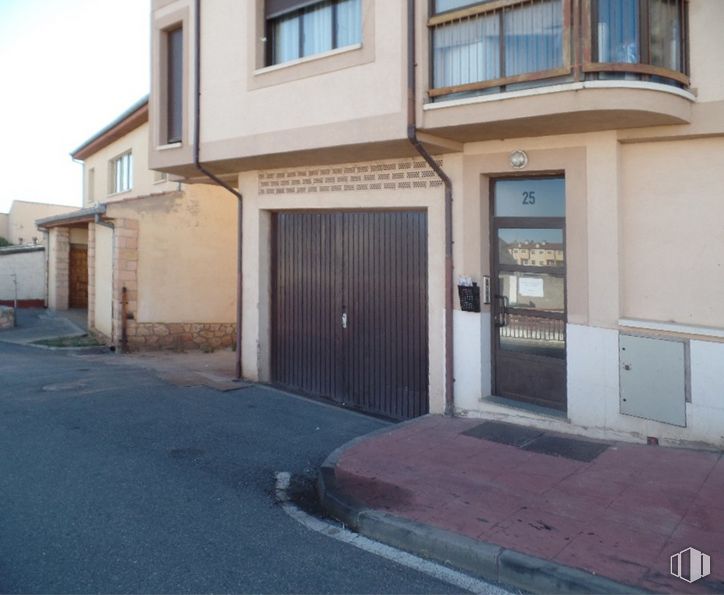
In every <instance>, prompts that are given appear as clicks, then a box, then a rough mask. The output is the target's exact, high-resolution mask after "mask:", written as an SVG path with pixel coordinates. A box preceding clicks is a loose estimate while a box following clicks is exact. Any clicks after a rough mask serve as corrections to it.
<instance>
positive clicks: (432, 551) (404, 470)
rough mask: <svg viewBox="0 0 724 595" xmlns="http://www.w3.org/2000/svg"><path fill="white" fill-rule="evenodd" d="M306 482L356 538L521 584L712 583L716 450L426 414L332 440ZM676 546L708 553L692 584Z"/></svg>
mask: <svg viewBox="0 0 724 595" xmlns="http://www.w3.org/2000/svg"><path fill="white" fill-rule="evenodd" d="M551 453H552V454H551ZM319 490H320V497H321V499H322V503H323V505H324V506H325V508H326V509H327V511H328V512H329V513H330V514H332V515H333V516H335V517H336V518H338V519H340V520H341V521H342V522H344V523H345V524H347V525H349V526H351V527H352V528H353V529H355V530H357V531H359V532H360V533H362V534H364V535H366V536H368V537H371V538H373V539H378V540H379V541H382V542H385V543H388V544H390V545H394V546H396V547H400V548H402V549H406V550H409V551H412V552H415V553H418V554H420V555H423V556H426V557H430V558H433V559H437V560H439V561H443V562H448V563H450V564H452V565H453V566H457V567H459V568H462V569H464V570H466V571H468V572H471V573H474V574H476V575H478V576H482V577H483V578H486V579H489V580H494V581H499V582H501V583H504V584H508V585H511V586H515V587H519V588H521V589H524V590H527V591H532V592H543V593H552V592H556V593H564V592H567V593H581V592H592V593H624V592H626V593H630V592H656V593H659V592H662V593H724V457H723V456H722V453H721V452H719V451H706V450H686V449H673V448H663V447H656V446H646V445H639V444H629V443H621V442H614V443H611V442H603V441H598V440H586V439H582V438H580V437H578V436H575V437H574V436H567V435H561V434H554V433H552V432H539V431H535V432H531V431H530V429H529V428H519V427H518V426H513V425H511V424H501V423H500V422H489V421H488V422H486V421H485V420H481V419H463V418H447V417H443V416H435V415H428V416H425V417H422V418H418V419H416V420H412V421H408V422H404V423H402V424H398V425H396V426H392V427H391V428H386V429H384V430H382V431H379V432H376V433H374V434H371V435H369V436H366V437H362V438H360V439H357V440H355V441H353V442H351V443H349V444H347V445H345V446H343V447H342V448H340V449H338V450H337V451H335V452H334V453H332V454H331V455H330V456H329V457H328V459H327V460H326V461H325V463H324V465H323V466H322V468H321V471H320V476H319ZM688 547H695V548H697V549H699V550H701V551H703V552H704V553H706V554H708V555H709V556H711V574H710V575H709V576H708V577H705V578H702V579H700V580H699V581H696V582H694V583H691V584H689V583H687V582H684V581H682V580H681V579H679V578H676V577H674V576H672V575H671V573H670V558H671V556H672V555H673V554H676V553H677V552H679V551H682V550H684V549H686V548H688Z"/></svg>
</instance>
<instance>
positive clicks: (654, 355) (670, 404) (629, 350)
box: [619, 335, 686, 427]
mask: <svg viewBox="0 0 724 595" xmlns="http://www.w3.org/2000/svg"><path fill="white" fill-rule="evenodd" d="M619 377H620V403H621V409H620V411H621V413H623V414H625V415H633V416H634V417H642V418H645V419H651V420H654V421H660V422H663V423H666V424H671V425H674V426H682V427H684V426H686V345H685V343H683V342H681V341H669V340H666V339H652V338H649V337H635V336H632V335H619Z"/></svg>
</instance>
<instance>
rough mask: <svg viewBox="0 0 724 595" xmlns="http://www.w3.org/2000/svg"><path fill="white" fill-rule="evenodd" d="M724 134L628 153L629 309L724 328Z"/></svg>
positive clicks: (625, 239)
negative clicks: (723, 198)
mask: <svg viewBox="0 0 724 595" xmlns="http://www.w3.org/2000/svg"><path fill="white" fill-rule="evenodd" d="M717 163H719V164H722V163H724V138H716V139H701V140H689V141H680V142H662V143H641V144H628V145H624V146H623V147H622V152H621V172H622V174H621V204H622V217H621V222H622V227H621V243H622V246H621V249H622V253H623V255H624V258H622V261H621V262H622V275H621V278H622V288H623V291H622V299H623V304H622V314H623V316H624V317H626V318H638V319H646V320H656V321H661V322H674V323H680V324H688V325H701V326H708V327H717V328H722V329H724V227H723V225H722V222H723V221H724V201H723V200H722V188H723V187H724V168H722V167H717V166H716V165H714V164H717Z"/></svg>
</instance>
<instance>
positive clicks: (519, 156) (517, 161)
mask: <svg viewBox="0 0 724 595" xmlns="http://www.w3.org/2000/svg"><path fill="white" fill-rule="evenodd" d="M510 165H511V167H512V168H513V169H523V168H524V167H525V166H526V165H528V154H527V153H526V152H525V151H521V150H520V149H518V150H517V151H513V152H512V153H511V154H510Z"/></svg>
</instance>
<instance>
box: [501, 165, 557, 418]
mask: <svg viewBox="0 0 724 595" xmlns="http://www.w3.org/2000/svg"><path fill="white" fill-rule="evenodd" d="M492 211H493V212H492V218H491V222H492V229H491V232H492V233H491V238H492V243H493V246H492V248H493V249H492V250H491V252H492V254H491V256H492V269H491V270H492V275H491V276H492V280H493V294H494V296H495V299H494V300H493V305H492V313H493V322H494V324H493V325H492V329H493V360H494V366H493V369H494V374H493V383H494V394H495V395H497V396H501V397H508V398H512V399H516V400H520V401H526V402H530V403H534V404H538V405H543V406H546V407H553V408H556V409H563V410H565V408H566V246H565V186H564V180H563V178H560V177H556V178H551V177H549V178H525V179H523V178H516V179H509V180H497V181H496V182H495V183H494V187H493V203H492Z"/></svg>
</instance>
